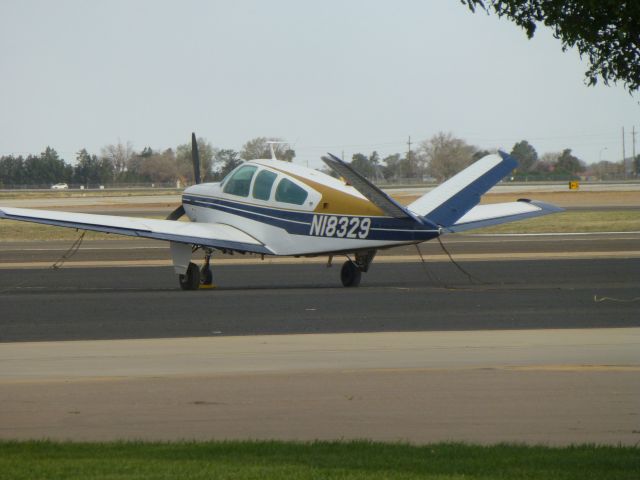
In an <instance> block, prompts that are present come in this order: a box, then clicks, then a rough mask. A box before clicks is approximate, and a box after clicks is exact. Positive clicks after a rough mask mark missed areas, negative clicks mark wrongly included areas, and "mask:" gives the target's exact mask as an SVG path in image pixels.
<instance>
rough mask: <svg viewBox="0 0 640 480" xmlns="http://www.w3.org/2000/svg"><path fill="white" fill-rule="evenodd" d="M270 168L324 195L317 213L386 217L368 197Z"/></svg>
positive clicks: (316, 209)
mask: <svg viewBox="0 0 640 480" xmlns="http://www.w3.org/2000/svg"><path fill="white" fill-rule="evenodd" d="M269 168H272V169H273V170H278V171H279V172H282V173H284V174H285V175H288V176H290V177H293V178H295V179H296V180H298V181H300V182H302V183H304V184H305V185H308V186H309V187H311V188H313V189H314V190H316V191H317V192H319V193H320V194H321V195H322V200H320V203H318V206H317V207H316V208H315V209H314V212H316V213H325V214H334V215H362V216H367V217H385V216H386V215H385V214H384V212H383V211H382V210H380V209H379V208H378V207H376V206H375V205H374V204H373V203H371V202H370V201H369V200H367V199H366V198H358V197H355V196H353V195H351V194H349V193H346V192H341V191H340V190H336V189H335V188H331V187H329V186H328V185H324V184H322V183H319V182H314V181H313V180H309V179H308V178H305V177H301V176H299V175H295V174H293V173H291V172H287V171H285V170H281V169H279V168H275V167H273V166H271V165H269Z"/></svg>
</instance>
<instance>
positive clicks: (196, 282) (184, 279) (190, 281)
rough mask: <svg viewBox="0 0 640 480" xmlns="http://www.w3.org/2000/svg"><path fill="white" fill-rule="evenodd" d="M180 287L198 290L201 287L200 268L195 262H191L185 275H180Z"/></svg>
mask: <svg viewBox="0 0 640 480" xmlns="http://www.w3.org/2000/svg"><path fill="white" fill-rule="evenodd" d="M178 280H179V281H180V288H182V289H183V290H197V289H198V287H200V270H199V269H198V266H197V265H196V264H195V263H189V266H188V267H187V271H186V272H185V273H184V274H183V275H178Z"/></svg>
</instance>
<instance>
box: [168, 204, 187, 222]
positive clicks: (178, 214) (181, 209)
mask: <svg viewBox="0 0 640 480" xmlns="http://www.w3.org/2000/svg"><path fill="white" fill-rule="evenodd" d="M184 214H185V211H184V207H183V206H182V205H180V206H179V207H178V208H176V209H175V210H174V211H173V212H171V213H170V214H169V216H168V217H167V218H166V220H178V219H179V218H180V217H182V216H183V215H184Z"/></svg>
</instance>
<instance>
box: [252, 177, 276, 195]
mask: <svg viewBox="0 0 640 480" xmlns="http://www.w3.org/2000/svg"><path fill="white" fill-rule="evenodd" d="M277 176H278V175H277V174H275V173H273V172H270V171H269V170H262V171H261V172H260V173H259V174H258V176H257V177H256V181H255V182H254V183H253V198H257V199H258V200H269V197H270V196H271V187H272V186H273V182H275V180H276V177H277Z"/></svg>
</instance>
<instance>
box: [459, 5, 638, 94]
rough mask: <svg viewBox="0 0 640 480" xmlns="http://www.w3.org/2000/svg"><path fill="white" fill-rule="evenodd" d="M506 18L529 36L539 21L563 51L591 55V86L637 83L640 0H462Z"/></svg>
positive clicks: (630, 88)
mask: <svg viewBox="0 0 640 480" xmlns="http://www.w3.org/2000/svg"><path fill="white" fill-rule="evenodd" d="M461 2H462V3H463V4H465V5H467V7H469V9H470V10H471V11H472V12H475V11H476V9H482V10H484V11H486V12H487V13H490V12H494V13H495V14H496V15H498V16H499V17H503V16H504V17H507V18H508V19H509V20H511V21H513V22H515V23H516V25H518V26H519V27H522V28H523V29H524V30H525V31H526V34H527V37H529V38H532V37H533V35H534V33H535V31H536V28H537V26H538V24H540V23H543V24H544V25H546V26H548V27H550V28H551V30H552V31H553V35H554V36H555V37H556V38H558V39H560V42H561V45H562V50H563V51H564V50H567V49H568V48H573V47H576V48H577V49H578V52H579V53H580V56H583V57H586V58H588V59H589V63H590V66H589V69H588V70H587V71H586V72H585V77H586V79H587V82H588V84H589V85H595V84H596V83H597V82H598V78H601V79H602V81H603V82H604V84H605V85H608V84H609V82H614V83H615V82H617V81H621V82H623V83H624V85H625V87H626V88H627V90H628V91H629V92H630V93H631V92H634V91H637V90H638V88H640V27H639V26H640V2H638V1H637V0H607V1H604V0H461Z"/></svg>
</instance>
